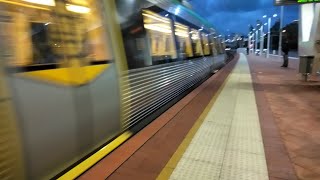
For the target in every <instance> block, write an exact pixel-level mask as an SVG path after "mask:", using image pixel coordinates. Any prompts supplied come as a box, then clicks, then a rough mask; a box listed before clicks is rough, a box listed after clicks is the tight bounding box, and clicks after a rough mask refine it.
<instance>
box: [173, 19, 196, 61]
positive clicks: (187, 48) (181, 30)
mask: <svg viewBox="0 0 320 180" xmlns="http://www.w3.org/2000/svg"><path fill="white" fill-rule="evenodd" d="M175 35H176V36H177V40H178V53H179V57H181V58H182V59H187V58H190V57H193V52H192V45H191V39H190V36H189V27H188V26H185V25H183V24H181V23H177V22H175Z"/></svg>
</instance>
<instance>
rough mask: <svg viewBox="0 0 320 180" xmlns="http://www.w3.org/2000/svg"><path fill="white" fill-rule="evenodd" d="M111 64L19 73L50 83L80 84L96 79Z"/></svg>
mask: <svg viewBox="0 0 320 180" xmlns="http://www.w3.org/2000/svg"><path fill="white" fill-rule="evenodd" d="M109 66H110V65H109V64H104V65H94V66H84V67H70V68H59V69H49V70H40V71H31V72H23V73H19V74H18V75H19V76H24V77H28V78H31V79H36V80H41V81H45V82H49V83H55V84H61V85H68V86H70V85H71V86H78V85H83V84H87V83H89V82H90V81H92V80H94V79H95V78H96V77H97V76H99V75H100V74H101V73H102V72H103V71H104V70H105V69H107V68H108V67H109Z"/></svg>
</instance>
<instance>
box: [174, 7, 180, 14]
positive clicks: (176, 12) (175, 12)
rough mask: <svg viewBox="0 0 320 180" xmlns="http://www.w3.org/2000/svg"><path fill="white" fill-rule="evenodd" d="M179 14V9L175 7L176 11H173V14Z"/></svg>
mask: <svg viewBox="0 0 320 180" xmlns="http://www.w3.org/2000/svg"><path fill="white" fill-rule="evenodd" d="M179 13H180V7H177V8H176V10H175V11H174V14H175V15H177V14H179Z"/></svg>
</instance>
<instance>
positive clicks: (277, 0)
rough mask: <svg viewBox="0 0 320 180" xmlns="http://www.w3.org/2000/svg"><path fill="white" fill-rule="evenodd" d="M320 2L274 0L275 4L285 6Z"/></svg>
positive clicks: (319, 1) (313, 0)
mask: <svg viewBox="0 0 320 180" xmlns="http://www.w3.org/2000/svg"><path fill="white" fill-rule="evenodd" d="M305 3H320V0H274V5H276V6H284V5H293V4H305Z"/></svg>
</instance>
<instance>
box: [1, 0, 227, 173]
mask: <svg viewBox="0 0 320 180" xmlns="http://www.w3.org/2000/svg"><path fill="white" fill-rule="evenodd" d="M0 36H1V38H0V39H1V41H0V46H1V48H0V54H1V61H0V120H1V125H0V133H1V136H0V138H1V139H2V140H1V142H0V143H1V145H0V151H1V155H0V162H1V166H0V179H50V178H54V179H56V178H60V179H73V178H76V177H77V176H79V175H81V173H83V172H84V171H85V170H86V169H88V168H89V167H90V166H91V165H92V164H94V163H95V162H97V161H99V159H101V158H102V157H103V155H106V154H107V153H108V152H109V151H111V150H112V149H110V150H109V151H104V152H103V153H102V154H101V152H102V151H101V149H103V148H105V147H106V146H107V145H108V144H110V143H112V142H115V140H116V141H117V142H118V144H120V143H121V142H123V141H125V140H126V139H127V138H129V137H130V136H131V135H132V134H134V133H135V132H137V131H138V130H139V129H141V128H142V127H143V126H145V125H146V124H148V123H149V122H151V121H152V120H153V119H154V118H155V117H157V116H158V115H159V114H161V113H162V112H163V111H165V110H166V109H168V108H169V107H170V106H171V105H172V104H174V103H175V102H176V101H177V100H179V98H181V97H182V96H184V95H185V94H186V93H188V91H190V90H191V89H192V88H194V87H195V86H197V85H198V84H199V83H201V82H203V80H205V79H206V78H207V77H209V76H210V75H211V74H212V72H213V71H214V70H216V69H219V68H221V67H222V66H223V65H224V63H225V61H224V57H223V56H224V47H223V43H222V40H221V39H220V38H219V36H218V35H217V32H216V31H215V29H214V28H213V27H211V26H210V24H208V23H207V22H206V21H205V20H203V19H202V18H201V17H200V16H198V15H196V14H195V13H194V12H192V11H191V10H190V9H188V8H186V7H184V6H183V5H181V4H180V3H179V2H178V1H175V0H141V1H134V0H132V1H128V0H0ZM104 150H105V149H104ZM97 152H99V153H100V155H99V156H98V155H97ZM88 158H91V159H90V162H89V163H87V162H88V161H86V160H88ZM91 160H92V161H91ZM86 163H87V164H86ZM79 164H81V166H79Z"/></svg>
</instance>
